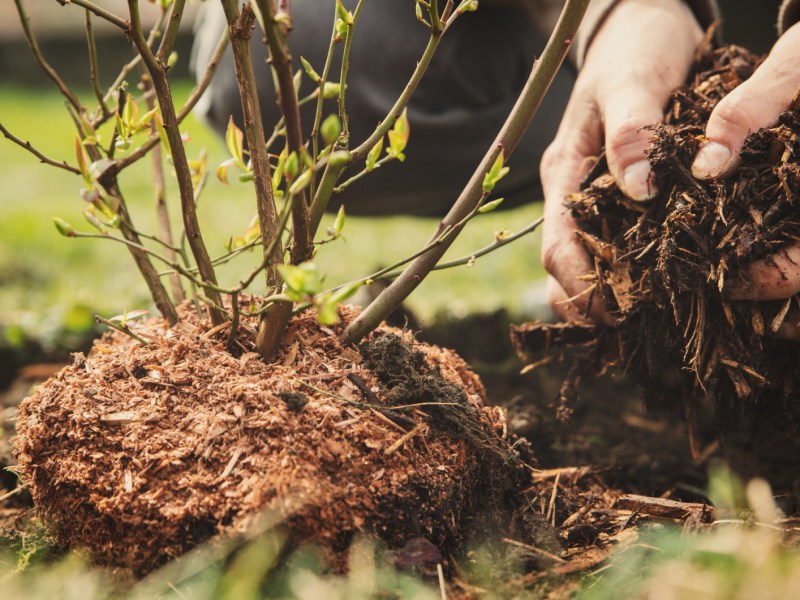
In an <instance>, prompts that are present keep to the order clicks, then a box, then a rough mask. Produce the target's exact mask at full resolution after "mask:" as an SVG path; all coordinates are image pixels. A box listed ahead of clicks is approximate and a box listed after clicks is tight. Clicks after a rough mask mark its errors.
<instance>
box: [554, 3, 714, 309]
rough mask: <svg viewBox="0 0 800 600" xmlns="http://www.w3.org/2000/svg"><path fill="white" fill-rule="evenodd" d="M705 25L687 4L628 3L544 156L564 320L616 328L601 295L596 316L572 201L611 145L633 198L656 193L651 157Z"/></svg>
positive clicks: (599, 38)
mask: <svg viewBox="0 0 800 600" xmlns="http://www.w3.org/2000/svg"><path fill="white" fill-rule="evenodd" d="M702 38H703V31H702V29H701V28H700V25H699V24H698V23H697V20H696V19H695V18H694V16H693V14H692V13H691V11H690V10H689V8H688V7H687V6H686V5H685V4H684V3H683V2H682V1H681V0H621V1H620V2H619V3H618V4H617V6H616V7H614V8H613V9H612V11H611V13H610V14H609V15H608V16H607V18H606V19H605V21H604V22H603V23H602V25H601V26H600V28H599V29H598V31H597V33H596V34H595V36H594V39H593V40H592V42H591V45H590V47H589V50H588V52H587V54H586V58H585V60H584V65H583V68H582V70H581V72H580V74H579V75H578V79H577V81H576V83H575V88H574V90H573V92H572V96H571V97H570V100H569V103H568V105H567V108H566V111H565V113H564V118H563V120H562V121H561V125H560V127H559V130H558V133H557V135H556V138H555V140H554V141H553V143H552V144H551V145H550V146H549V147H548V149H547V151H546V152H545V155H544V157H543V158H542V163H541V167H540V170H541V180H542V185H543V187H544V195H545V207H544V216H545V221H544V226H543V236H542V237H543V239H542V261H543V263H544V267H545V269H547V272H548V273H549V274H550V277H549V280H548V301H549V302H550V305H551V307H552V308H553V310H555V311H556V313H557V314H559V315H560V316H561V317H562V318H563V319H565V320H571V321H581V320H585V317H586V316H588V317H589V318H590V319H593V320H595V321H600V322H604V323H607V324H611V323H612V322H613V320H612V318H611V316H610V315H609V313H608V312H607V310H606V308H605V307H604V306H603V305H602V302H601V301H599V300H598V298H597V297H595V298H594V299H593V301H592V303H591V307H589V310H588V314H587V307H588V301H589V298H590V295H591V294H590V293H589V291H590V290H588V288H589V286H590V285H591V284H590V283H589V282H587V281H586V277H583V278H582V276H585V275H587V274H589V273H591V272H593V267H592V261H591V258H590V257H589V255H588V253H587V252H586V250H585V248H584V247H583V245H582V244H581V242H580V240H579V239H578V238H577V237H576V234H575V231H576V229H577V226H576V223H575V221H574V219H573V218H572V216H571V215H570V214H569V211H568V210H567V209H566V208H565V207H564V199H565V198H566V197H567V196H568V195H569V194H572V193H574V192H577V191H579V187H580V183H581V181H582V179H583V178H584V177H585V175H586V173H587V167H588V165H589V163H590V160H591V158H592V157H596V156H597V155H598V154H599V152H600V149H601V147H602V146H603V143H605V151H606V158H607V160H608V167H609V170H610V172H611V175H612V176H613V177H614V179H615V180H616V181H617V183H618V184H619V186H620V188H621V189H622V190H623V192H625V194H626V195H627V196H629V197H630V198H632V199H633V200H639V201H645V200H648V199H650V198H651V197H652V196H653V194H654V191H655V190H654V189H653V187H652V181H651V179H652V174H651V171H650V165H649V163H648V162H647V158H646V156H645V153H646V152H647V149H648V147H649V144H650V141H649V140H650V136H651V134H650V132H649V131H647V130H643V129H642V128H643V127H646V126H648V125H652V124H654V123H658V122H660V121H661V119H662V115H663V110H664V106H665V105H666V103H667V100H668V99H669V95H670V93H671V92H672V91H673V90H674V89H675V88H677V87H678V86H679V85H681V84H683V82H684V80H685V78H686V76H687V74H688V71H689V68H690V66H691V64H692V59H693V56H694V50H695V48H696V46H697V45H698V44H699V43H700V41H701V40H702Z"/></svg>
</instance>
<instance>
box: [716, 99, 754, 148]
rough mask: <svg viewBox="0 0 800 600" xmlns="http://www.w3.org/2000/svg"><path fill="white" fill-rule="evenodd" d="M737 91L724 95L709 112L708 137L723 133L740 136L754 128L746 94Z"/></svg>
mask: <svg viewBox="0 0 800 600" xmlns="http://www.w3.org/2000/svg"><path fill="white" fill-rule="evenodd" d="M737 91H738V90H737ZM737 91H734V92H731V93H730V94H728V95H727V96H725V98H723V99H722V100H721V101H720V102H719V104H717V107H716V108H715V109H714V111H713V112H712V113H711V117H710V118H709V120H708V128H707V130H706V131H707V134H708V136H709V137H715V136H725V134H733V135H737V136H742V135H747V134H749V133H750V132H751V131H753V130H754V129H753V127H754V119H753V117H752V116H751V114H750V112H751V105H750V103H749V102H748V101H747V99H746V96H745V95H744V94H741V93H737Z"/></svg>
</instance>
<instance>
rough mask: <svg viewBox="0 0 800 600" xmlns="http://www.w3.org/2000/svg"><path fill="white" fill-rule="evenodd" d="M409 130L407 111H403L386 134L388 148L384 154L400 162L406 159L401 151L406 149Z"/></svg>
mask: <svg viewBox="0 0 800 600" xmlns="http://www.w3.org/2000/svg"><path fill="white" fill-rule="evenodd" d="M409 133H410V128H409V125H408V109H404V110H403V114H401V115H400V117H399V118H398V119H397V121H395V123H394V126H393V127H392V129H391V130H390V131H389V133H388V137H389V147H388V148H387V149H386V152H387V153H388V154H389V156H391V157H392V158H396V159H397V160H399V161H400V162H402V161H404V160H405V159H406V157H405V154H403V150H405V149H406V145H407V144H408V136H409Z"/></svg>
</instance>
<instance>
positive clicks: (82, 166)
mask: <svg viewBox="0 0 800 600" xmlns="http://www.w3.org/2000/svg"><path fill="white" fill-rule="evenodd" d="M75 158H76V160H77V161H78V169H79V170H80V172H81V175H82V176H83V181H84V183H85V184H86V186H87V187H88V188H89V189H91V188H92V183H93V182H92V176H91V174H90V173H89V159H88V158H87V156H86V151H85V150H84V149H83V144H82V143H81V138H80V137H78V136H77V135H76V136H75Z"/></svg>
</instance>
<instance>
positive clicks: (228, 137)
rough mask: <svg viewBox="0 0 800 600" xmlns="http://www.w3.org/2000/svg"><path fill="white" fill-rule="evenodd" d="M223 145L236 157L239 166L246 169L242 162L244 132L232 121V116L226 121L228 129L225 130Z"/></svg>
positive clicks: (243, 169)
mask: <svg viewBox="0 0 800 600" xmlns="http://www.w3.org/2000/svg"><path fill="white" fill-rule="evenodd" d="M225 145H226V146H227V147H228V152H230V153H231V156H232V157H233V158H235V159H236V164H237V165H238V166H239V168H240V169H241V170H242V171H247V165H246V164H245V162H244V134H243V133H242V130H241V129H239V128H238V127H237V126H236V123H234V122H233V117H231V118H230V120H229V121H228V129H227V131H225Z"/></svg>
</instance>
